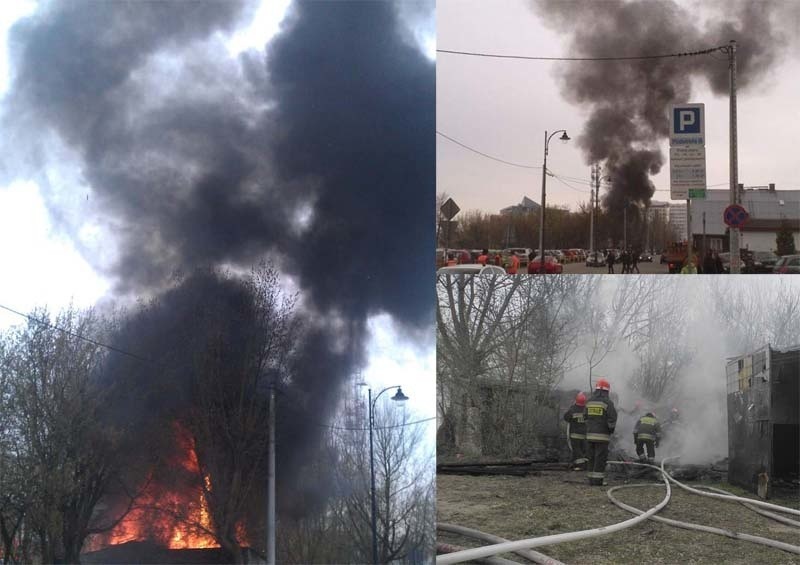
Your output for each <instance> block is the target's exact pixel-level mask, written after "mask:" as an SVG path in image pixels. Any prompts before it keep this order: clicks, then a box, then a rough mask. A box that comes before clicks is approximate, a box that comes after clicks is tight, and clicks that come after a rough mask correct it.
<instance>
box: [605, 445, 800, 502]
mask: <svg viewBox="0 0 800 565" xmlns="http://www.w3.org/2000/svg"><path fill="white" fill-rule="evenodd" d="M670 459H677V457H667V458H666V459H664V460H663V461H661V472H662V473H664V475H665V476H666V477H667V479H669V481H670V482H673V483H675V484H676V485H678V486H679V487H681V488H682V489H684V490H688V491H689V492H693V493H695V494H699V495H701V496H708V497H710V498H719V499H720V500H735V501H738V502H747V503H749V504H754V505H756V506H761V507H763V508H770V509H772V510H777V511H778V512H785V513H787V514H794V515H795V516H800V510H795V509H794V508H787V507H786V506H780V505H779V504H771V503H769V502H764V501H763V500H755V499H752V498H747V497H744V496H735V495H733V494H715V493H713V492H703V491H701V490H697V489H695V488H692V487H690V486H688V485H685V484H683V483H682V482H680V481H678V480H677V479H675V478H674V477H673V476H672V475H670V474H669V473H667V471H666V469H664V464H666V462H667V461H669V460H670ZM609 463H615V461H609Z"/></svg>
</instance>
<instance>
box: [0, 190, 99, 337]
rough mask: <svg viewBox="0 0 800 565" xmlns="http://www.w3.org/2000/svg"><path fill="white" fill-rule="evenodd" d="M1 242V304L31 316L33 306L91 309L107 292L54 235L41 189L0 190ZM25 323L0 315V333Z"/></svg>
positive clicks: (69, 249)
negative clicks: (67, 306)
mask: <svg viewBox="0 0 800 565" xmlns="http://www.w3.org/2000/svg"><path fill="white" fill-rule="evenodd" d="M0 241H2V242H4V244H3V254H2V257H3V273H4V276H3V277H0V304H3V305H4V306H8V307H10V308H14V309H15V310H19V311H22V312H27V311H29V310H30V309H32V308H33V307H35V306H44V305H49V306H50V308H52V309H53V310H57V309H60V308H62V307H64V306H66V305H68V304H69V303H70V302H71V301H72V302H73V303H74V304H75V306H77V307H88V306H91V305H93V304H94V303H95V302H96V301H97V300H98V299H99V298H100V297H101V296H103V294H105V292H106V291H107V290H108V283H107V282H105V281H104V280H103V279H102V278H100V277H99V276H97V274H96V273H95V272H94V271H93V270H92V268H91V267H90V266H89V264H88V263H87V262H86V261H85V260H84V259H83V257H81V256H80V254H78V252H77V251H75V249H74V248H73V246H72V244H71V243H69V242H68V241H66V240H64V239H62V238H59V237H56V236H55V235H54V234H53V233H52V232H51V229H50V221H49V218H48V214H47V210H46V208H45V206H44V202H43V201H42V196H41V194H40V192H39V188H38V187H37V186H36V184H34V183H32V182H16V183H13V184H12V185H10V186H8V187H6V188H5V189H2V190H0ZM23 321H24V320H23V319H22V318H21V317H19V316H15V315H13V314H10V313H8V312H5V311H1V312H0V327H3V328H5V327H8V326H10V325H14V324H18V323H20V322H23Z"/></svg>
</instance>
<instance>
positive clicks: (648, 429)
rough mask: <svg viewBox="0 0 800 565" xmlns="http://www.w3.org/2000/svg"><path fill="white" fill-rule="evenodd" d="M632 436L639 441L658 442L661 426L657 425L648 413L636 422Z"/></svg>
mask: <svg viewBox="0 0 800 565" xmlns="http://www.w3.org/2000/svg"><path fill="white" fill-rule="evenodd" d="M633 435H634V436H635V437H637V438H638V439H640V440H642V439H649V440H652V441H658V440H659V439H661V424H659V423H658V420H657V419H656V417H655V416H654V415H653V413H652V412H648V413H647V414H645V415H644V416H642V417H641V418H639V421H638V422H636V426H635V427H634V428H633Z"/></svg>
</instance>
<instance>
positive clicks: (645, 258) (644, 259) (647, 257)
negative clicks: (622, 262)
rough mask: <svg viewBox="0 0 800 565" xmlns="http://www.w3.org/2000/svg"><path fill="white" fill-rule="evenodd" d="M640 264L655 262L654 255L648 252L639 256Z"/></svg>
mask: <svg viewBox="0 0 800 565" xmlns="http://www.w3.org/2000/svg"><path fill="white" fill-rule="evenodd" d="M639 262H640V263H652V262H653V254H652V253H648V252H647V251H643V252H642V253H640V254H639Z"/></svg>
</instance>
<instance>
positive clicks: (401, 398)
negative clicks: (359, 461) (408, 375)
mask: <svg viewBox="0 0 800 565" xmlns="http://www.w3.org/2000/svg"><path fill="white" fill-rule="evenodd" d="M363 384H366V383H363ZM393 388H396V389H397V393H395V395H394V396H393V397H392V400H394V401H395V402H397V403H399V404H405V402H406V400H408V397H407V396H406V395H405V394H403V389H402V388H400V387H399V386H398V385H395V386H388V387H386V388H385V389H383V390H382V391H380V392H379V393H378V394H377V395H375V398H374V399H373V398H372V389H371V388H370V389H367V390H368V395H369V474H370V481H371V485H372V488H371V492H372V562H373V563H374V564H376V565H377V563H378V526H377V518H376V512H375V507H376V503H375V450H374V447H373V443H372V430H373V428H374V427H375V403H376V402H377V401H378V398H379V397H380V395H382V394H383V393H384V392H386V391H387V390H392V389H393Z"/></svg>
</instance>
